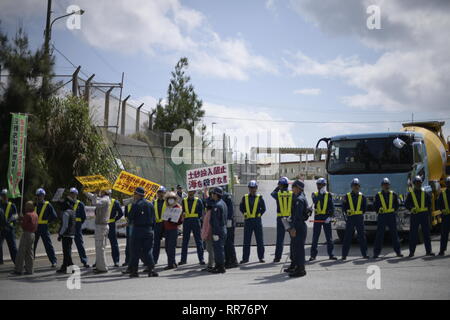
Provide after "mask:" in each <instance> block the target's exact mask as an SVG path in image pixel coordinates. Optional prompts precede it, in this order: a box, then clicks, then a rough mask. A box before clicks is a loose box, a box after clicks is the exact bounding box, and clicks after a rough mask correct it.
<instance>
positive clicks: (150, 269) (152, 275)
mask: <svg viewBox="0 0 450 320" xmlns="http://www.w3.org/2000/svg"><path fill="white" fill-rule="evenodd" d="M148 276H149V277H157V276H159V274H158V273H157V272H155V271H154V268H148Z"/></svg>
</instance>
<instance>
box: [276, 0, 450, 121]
mask: <svg viewBox="0 0 450 320" xmlns="http://www.w3.org/2000/svg"><path fill="white" fill-rule="evenodd" d="M349 2H350V3H348V4H347V3H346V5H345V6H344V5H342V3H341V2H340V1H335V0H324V1H312V0H292V1H291V5H292V7H293V8H294V10H296V11H297V12H298V13H299V14H300V15H302V16H304V17H305V18H306V19H308V20H310V21H312V22H313V23H315V24H316V25H317V26H318V27H319V28H321V29H322V30H323V31H324V32H326V33H329V34H331V35H334V36H353V37H357V39H359V40H360V41H361V42H362V43H363V44H365V45H366V46H368V47H371V48H376V49H378V50H381V53H380V57H379V59H378V60H377V61H376V62H374V63H371V64H370V63H363V62H361V61H360V59H359V58H358V57H355V56H353V57H347V58H342V57H337V58H336V59H333V60H330V61H324V62H320V61H318V60H315V59H313V58H311V57H308V56H306V55H305V54H303V53H302V52H298V53H296V54H294V55H292V54H290V55H289V57H288V58H286V59H284V63H285V66H287V67H288V68H289V69H290V70H291V71H292V73H293V74H294V75H296V76H304V75H317V76H322V77H340V78H343V79H344V80H346V81H347V83H348V84H350V85H351V86H353V87H355V88H357V89H360V90H361V91H362V92H361V93H360V94H357V95H353V96H348V97H343V99H342V100H343V101H344V102H345V103H346V104H348V105H350V106H353V107H359V108H373V107H381V108H383V109H385V110H395V111H424V110H429V111H436V112H439V113H441V114H443V113H444V112H445V111H448V109H449V101H450V90H449V87H450V59H449V57H450V41H448V32H446V31H445V30H449V29H450V2H449V1H414V0H413V1H408V2H406V1H400V0H397V1H394V0H391V1H383V0H373V1H372V0H371V1H368V0H350V1H349ZM369 4H376V5H379V6H380V9H381V25H382V30H369V29H368V28H367V27H366V19H367V17H368V15H367V14H366V11H365V10H366V8H367V6H368V5H369Z"/></svg>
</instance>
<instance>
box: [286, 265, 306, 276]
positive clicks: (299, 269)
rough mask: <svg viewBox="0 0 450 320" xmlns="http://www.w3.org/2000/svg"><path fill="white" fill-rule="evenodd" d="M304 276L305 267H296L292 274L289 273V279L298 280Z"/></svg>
mask: <svg viewBox="0 0 450 320" xmlns="http://www.w3.org/2000/svg"><path fill="white" fill-rule="evenodd" d="M304 276H306V270H305V266H298V267H296V268H295V269H294V271H293V272H291V273H289V277H292V278H298V277H304Z"/></svg>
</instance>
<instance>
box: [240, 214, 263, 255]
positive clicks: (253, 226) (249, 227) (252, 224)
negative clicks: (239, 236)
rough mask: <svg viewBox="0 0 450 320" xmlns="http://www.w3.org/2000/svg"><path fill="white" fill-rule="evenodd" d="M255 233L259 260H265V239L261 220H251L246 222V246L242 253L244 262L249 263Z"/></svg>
mask: <svg viewBox="0 0 450 320" xmlns="http://www.w3.org/2000/svg"><path fill="white" fill-rule="evenodd" d="M253 233H255V238H256V245H257V248H258V259H260V260H261V259H264V238H263V228H262V222H261V218H250V219H245V221H244V246H243V253H242V260H244V261H248V259H249V257H250V245H251V242H252V234H253Z"/></svg>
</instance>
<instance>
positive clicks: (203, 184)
mask: <svg viewBox="0 0 450 320" xmlns="http://www.w3.org/2000/svg"><path fill="white" fill-rule="evenodd" d="M228 183H229V167H228V165H216V166H211V167H204V168H198V169H192V170H188V171H187V172H186V185H187V187H188V191H193V190H200V189H203V188H212V187H218V186H223V185H227V184H228Z"/></svg>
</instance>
